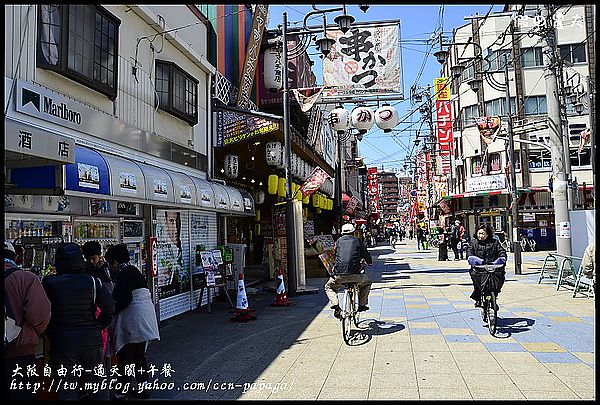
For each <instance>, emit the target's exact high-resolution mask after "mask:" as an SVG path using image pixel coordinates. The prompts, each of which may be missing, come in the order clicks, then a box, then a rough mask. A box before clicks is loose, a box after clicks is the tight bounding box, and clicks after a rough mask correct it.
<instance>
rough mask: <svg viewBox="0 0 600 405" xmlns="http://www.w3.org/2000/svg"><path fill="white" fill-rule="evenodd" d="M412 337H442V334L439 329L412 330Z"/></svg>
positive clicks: (412, 328)
mask: <svg viewBox="0 0 600 405" xmlns="http://www.w3.org/2000/svg"><path fill="white" fill-rule="evenodd" d="M410 334H411V335H441V334H442V332H441V331H440V329H439V328H437V327H436V328H414V327H411V328H410Z"/></svg>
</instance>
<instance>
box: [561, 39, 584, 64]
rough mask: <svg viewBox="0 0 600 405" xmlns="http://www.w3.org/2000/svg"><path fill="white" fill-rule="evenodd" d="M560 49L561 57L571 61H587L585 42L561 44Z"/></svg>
mask: <svg viewBox="0 0 600 405" xmlns="http://www.w3.org/2000/svg"><path fill="white" fill-rule="evenodd" d="M558 51H559V52H560V58H561V59H562V60H564V61H567V62H569V63H585V62H586V56H585V44H584V43H579V44H567V45H559V46H558Z"/></svg>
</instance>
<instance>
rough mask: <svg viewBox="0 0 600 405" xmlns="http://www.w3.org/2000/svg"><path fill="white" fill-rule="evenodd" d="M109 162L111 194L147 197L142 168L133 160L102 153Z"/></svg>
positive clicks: (139, 198)
mask: <svg viewBox="0 0 600 405" xmlns="http://www.w3.org/2000/svg"><path fill="white" fill-rule="evenodd" d="M101 155H102V157H104V160H106V162H107V163H108V171H109V172H110V182H111V195H114V196H119V197H126V198H135V199H138V200H144V199H146V183H145V180H144V174H143V173H142V169H140V167H139V166H138V165H137V164H135V163H134V162H132V161H131V160H128V159H124V158H121V157H118V156H115V155H110V154H108V153H101Z"/></svg>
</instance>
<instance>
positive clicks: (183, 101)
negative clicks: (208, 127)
mask: <svg viewBox="0 0 600 405" xmlns="http://www.w3.org/2000/svg"><path fill="white" fill-rule="evenodd" d="M155 83H156V93H157V94H158V108H160V109H161V110H164V111H166V112H168V113H170V114H173V115H174V116H176V117H177V118H181V119H182V120H184V121H186V122H187V123H189V124H190V125H196V124H197V123H198V109H197V106H198V81H197V80H196V79H194V78H193V77H191V76H190V75H188V74H187V73H186V72H184V71H183V70H182V69H181V68H180V67H178V66H177V65H175V64H174V63H173V62H166V61H159V60H157V61H156V82H155Z"/></svg>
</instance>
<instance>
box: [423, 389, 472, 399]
mask: <svg viewBox="0 0 600 405" xmlns="http://www.w3.org/2000/svg"><path fill="white" fill-rule="evenodd" d="M419 399H450V400H454V399H456V400H460V399H473V397H472V396H471V393H470V392H469V390H468V389H466V388H462V389H460V388H459V389H457V388H443V389H440V388H419Z"/></svg>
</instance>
